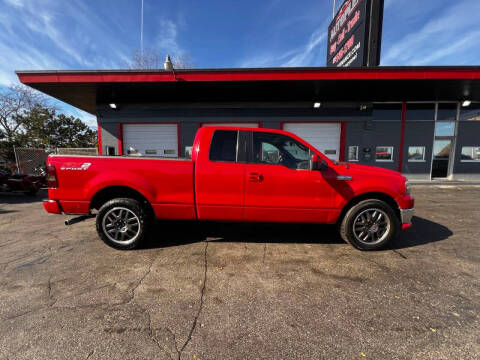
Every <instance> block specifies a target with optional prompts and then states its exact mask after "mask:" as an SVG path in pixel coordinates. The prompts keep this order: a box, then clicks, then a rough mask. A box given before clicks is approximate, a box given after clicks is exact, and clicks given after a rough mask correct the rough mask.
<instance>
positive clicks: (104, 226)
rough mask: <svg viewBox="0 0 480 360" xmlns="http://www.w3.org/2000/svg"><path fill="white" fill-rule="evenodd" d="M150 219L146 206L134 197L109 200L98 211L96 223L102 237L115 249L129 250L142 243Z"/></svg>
mask: <svg viewBox="0 0 480 360" xmlns="http://www.w3.org/2000/svg"><path fill="white" fill-rule="evenodd" d="M149 222H150V219H149V217H148V213H147V211H145V209H144V207H142V205H141V204H140V203H139V202H138V201H137V200H134V199H128V198H118V199H113V200H110V201H107V202H106V203H105V204H103V205H102V207H100V210H99V211H98V215H97V219H96V223H97V232H98V235H99V236H100V238H101V239H102V240H103V241H104V242H105V243H106V244H107V245H109V246H111V247H114V248H115V249H120V250H127V249H133V248H136V247H138V246H139V245H140V243H141V242H142V240H143V239H144V237H145V235H146V233H147V229H148V225H149Z"/></svg>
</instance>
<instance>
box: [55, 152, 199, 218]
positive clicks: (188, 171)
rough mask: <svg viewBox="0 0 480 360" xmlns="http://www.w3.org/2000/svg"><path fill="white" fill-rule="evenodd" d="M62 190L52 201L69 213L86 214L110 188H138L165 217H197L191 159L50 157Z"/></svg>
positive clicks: (57, 190)
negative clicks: (94, 198)
mask: <svg viewBox="0 0 480 360" xmlns="http://www.w3.org/2000/svg"><path fill="white" fill-rule="evenodd" d="M47 163H48V164H49V165H53V166H54V167H55V169H56V173H57V179H58V187H57V188H54V189H49V198H50V199H52V200H60V205H61V206H62V210H63V211H64V212H66V213H75V214H85V213H88V211H89V210H90V209H89V207H90V202H91V200H92V198H93V196H94V195H95V194H96V193H97V192H98V191H100V190H102V189H105V188H106V187H124V188H129V189H134V191H137V192H138V193H139V194H141V195H142V196H143V197H144V198H145V199H146V200H148V202H149V203H150V204H151V205H152V207H153V209H154V211H155V214H156V215H157V216H158V217H163V218H177V217H178V216H180V217H181V218H182V219H189V218H192V219H194V218H195V209H194V194H193V191H194V188H193V169H194V163H193V161H192V160H191V159H187V158H158V157H148V158H147V157H122V156H78V155H77V156H75V155H53V156H49V158H48V160H47Z"/></svg>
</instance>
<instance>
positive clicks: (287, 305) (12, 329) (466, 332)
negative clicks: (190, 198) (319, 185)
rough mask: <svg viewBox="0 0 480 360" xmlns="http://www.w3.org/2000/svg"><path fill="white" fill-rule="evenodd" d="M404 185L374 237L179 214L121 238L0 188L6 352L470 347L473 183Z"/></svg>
mask: <svg viewBox="0 0 480 360" xmlns="http://www.w3.org/2000/svg"><path fill="white" fill-rule="evenodd" d="M413 192H414V196H415V197H416V201H417V211H416V217H415V218H414V227H413V228H412V229H409V230H407V231H405V232H403V233H402V234H401V236H400V237H399V238H398V239H397V240H396V241H395V243H393V244H392V246H391V248H390V249H387V250H384V251H379V252H360V251H358V250H355V249H353V248H352V247H350V246H349V245H347V244H345V243H343V242H342V241H341V240H340V239H339V237H338V235H337V234H336V232H335V229H334V228H333V227H330V226H313V225H272V224H243V225H242V224H215V223H206V224H192V223H175V222H169V223H162V222H160V223H158V224H157V225H156V227H155V233H154V234H153V235H152V236H151V238H150V239H149V241H148V242H147V243H146V245H145V246H144V248H142V249H140V250H135V251H127V252H122V251H118V250H114V249H111V248H109V247H107V246H106V245H104V244H103V243H102V242H101V241H100V240H99V239H98V238H97V235H96V232H95V228H94V220H93V219H90V220H87V221H85V222H83V223H79V224H76V225H74V226H72V227H66V226H64V225H63V220H64V219H65V218H64V217H61V216H58V215H50V214H46V213H45V212H44V211H43V209H42V208H41V203H40V199H41V198H42V194H40V195H38V196H37V197H35V198H29V197H26V196H23V195H12V194H0V273H1V278H0V320H1V321H0V359H178V358H182V359H232V358H239V359H293V358H295V359H477V358H479V357H480V326H479V324H480V323H479V313H480V261H479V260H480V259H479V257H480V249H479V243H480V242H479V240H480V187H453V188H445V187H430V186H418V187H414V189H413ZM43 196H44V194H43Z"/></svg>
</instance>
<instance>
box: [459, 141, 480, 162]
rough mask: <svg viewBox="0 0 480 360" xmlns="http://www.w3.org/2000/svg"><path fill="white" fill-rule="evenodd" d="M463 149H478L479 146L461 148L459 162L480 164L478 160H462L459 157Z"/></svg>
mask: <svg viewBox="0 0 480 360" xmlns="http://www.w3.org/2000/svg"><path fill="white" fill-rule="evenodd" d="M463 148H480V145H479V146H462V149H461V150H460V162H465V163H480V159H478V160H462V158H461V156H462V154H463Z"/></svg>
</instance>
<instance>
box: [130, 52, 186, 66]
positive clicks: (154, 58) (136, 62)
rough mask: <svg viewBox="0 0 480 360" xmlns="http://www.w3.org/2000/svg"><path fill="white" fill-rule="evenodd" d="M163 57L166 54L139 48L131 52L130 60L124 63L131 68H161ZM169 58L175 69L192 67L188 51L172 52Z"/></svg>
mask: <svg viewBox="0 0 480 360" xmlns="http://www.w3.org/2000/svg"><path fill="white" fill-rule="evenodd" d="M165 57H166V55H165V56H161V55H160V54H159V51H157V50H153V49H145V50H144V51H143V53H142V52H141V51H140V50H137V51H135V52H134V53H133V55H132V60H131V62H129V63H127V64H126V65H127V67H128V68H129V69H131V70H138V69H142V70H152V69H163V62H164V60H165ZM171 59H172V63H173V67H174V68H175V69H190V68H192V67H193V63H192V61H191V58H190V55H189V54H188V53H184V54H173V55H172V56H171Z"/></svg>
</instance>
